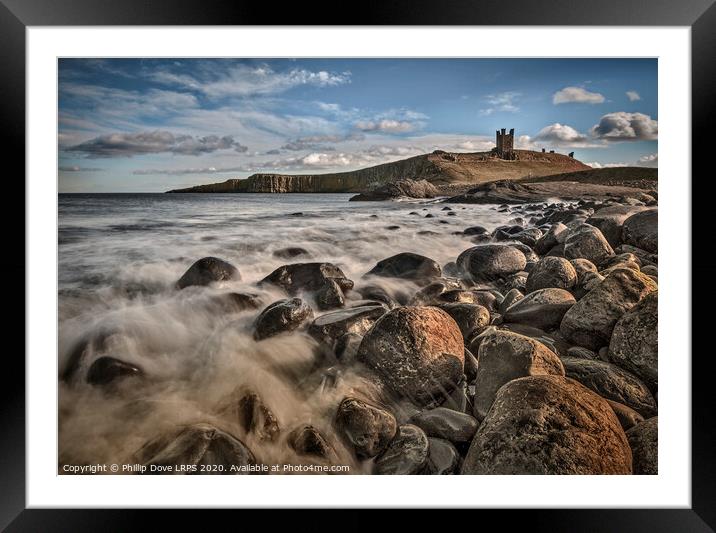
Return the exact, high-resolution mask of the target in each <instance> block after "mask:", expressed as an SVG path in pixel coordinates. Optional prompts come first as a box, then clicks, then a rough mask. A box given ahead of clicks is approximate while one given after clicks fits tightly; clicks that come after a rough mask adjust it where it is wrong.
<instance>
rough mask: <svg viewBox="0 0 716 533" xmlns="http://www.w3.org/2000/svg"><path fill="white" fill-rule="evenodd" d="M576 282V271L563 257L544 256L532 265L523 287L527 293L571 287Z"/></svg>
mask: <svg viewBox="0 0 716 533" xmlns="http://www.w3.org/2000/svg"><path fill="white" fill-rule="evenodd" d="M576 283H577V271H576V270H574V267H573V266H572V264H571V263H570V262H569V261H567V260H566V259H565V258H563V257H545V258H543V259H542V260H541V261H539V262H538V263H537V264H535V265H534V267H532V270H531V271H530V273H529V275H528V276H527V285H526V286H525V289H526V290H527V292H528V293H530V292H534V291H538V290H540V289H547V288H552V287H554V288H557V289H567V290H569V289H571V288H572V287H574V285H575V284H576Z"/></svg>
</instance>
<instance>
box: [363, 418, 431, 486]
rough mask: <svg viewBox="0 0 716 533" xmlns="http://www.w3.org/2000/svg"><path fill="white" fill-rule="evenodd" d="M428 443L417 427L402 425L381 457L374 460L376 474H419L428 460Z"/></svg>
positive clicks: (423, 433)
mask: <svg viewBox="0 0 716 533" xmlns="http://www.w3.org/2000/svg"><path fill="white" fill-rule="evenodd" d="M428 451H429V443H428V437H427V435H425V432H424V431H423V430H422V429H420V428H419V427H418V426H414V425H412V424H404V425H402V426H400V427H399V428H398V434H397V435H396V436H395V438H394V439H393V441H392V442H391V443H390V445H389V446H388V449H386V450H385V451H384V452H383V454H382V455H380V456H379V457H378V458H377V459H376V460H375V470H374V472H375V473H376V474H383V475H385V474H388V475H409V474H419V473H420V471H421V470H422V469H423V467H424V466H425V463H426V462H427V460H428Z"/></svg>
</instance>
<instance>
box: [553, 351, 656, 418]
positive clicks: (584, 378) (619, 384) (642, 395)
mask: <svg viewBox="0 0 716 533" xmlns="http://www.w3.org/2000/svg"><path fill="white" fill-rule="evenodd" d="M562 364H563V365H564V371H565V373H566V375H567V377H570V378H572V379H575V380H577V381H579V382H580V383H581V384H582V385H584V386H585V387H587V388H589V389H591V390H593V391H594V392H596V393H597V394H599V395H600V396H601V397H602V398H606V399H607V400H613V401H615V402H619V403H622V404H624V405H626V406H627V407H631V408H632V409H634V410H635V411H636V412H638V413H639V414H640V415H642V416H643V417H645V418H649V417H651V416H654V415H656V411H657V407H656V400H654V397H653V396H652V395H651V392H649V389H648V388H647V387H646V385H644V383H642V381H641V380H639V378H637V377H636V376H635V375H633V374H630V373H629V372H627V371H626V370H622V369H621V368H619V367H618V366H616V365H613V364H611V363H607V362H605V361H590V360H587V359H577V358H572V357H563V358H562Z"/></svg>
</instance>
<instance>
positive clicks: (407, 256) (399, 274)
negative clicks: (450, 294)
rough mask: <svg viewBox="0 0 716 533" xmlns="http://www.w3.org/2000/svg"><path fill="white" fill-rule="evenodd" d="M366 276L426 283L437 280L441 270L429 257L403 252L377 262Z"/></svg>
mask: <svg viewBox="0 0 716 533" xmlns="http://www.w3.org/2000/svg"><path fill="white" fill-rule="evenodd" d="M366 275H368V276H381V277H386V278H401V279H409V280H413V281H426V280H431V279H433V278H439V277H440V276H441V275H442V269H441V268H440V264H439V263H437V262H436V261H433V260H432V259H430V258H429V257H425V256H424V255H418V254H413V253H407V252H404V253H400V254H397V255H394V256H392V257H388V258H387V259H383V260H382V261H379V262H378V263H377V264H376V265H375V266H374V267H373V268H372V269H371V270H370V272H368V273H367V274H366Z"/></svg>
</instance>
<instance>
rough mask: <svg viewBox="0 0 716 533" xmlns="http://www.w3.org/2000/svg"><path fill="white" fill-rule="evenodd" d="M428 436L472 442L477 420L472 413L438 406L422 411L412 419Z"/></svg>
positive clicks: (451, 440) (412, 422) (452, 440)
mask: <svg viewBox="0 0 716 533" xmlns="http://www.w3.org/2000/svg"><path fill="white" fill-rule="evenodd" d="M410 423H411V424H415V425H416V426H418V427H419V428H420V429H422V430H423V431H424V432H425V434H426V435H427V436H428V437H437V438H440V439H445V440H448V441H450V442H470V441H471V440H472V437H473V436H474V435H475V432H476V431H477V426H478V423H477V420H475V418H473V417H472V416H470V415H467V414H465V413H460V412H458V411H453V410H452V409H446V408H445V407H437V408H435V409H430V410H428V411H422V412H420V413H418V414H417V415H415V416H413V417H412V418H411V419H410Z"/></svg>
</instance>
